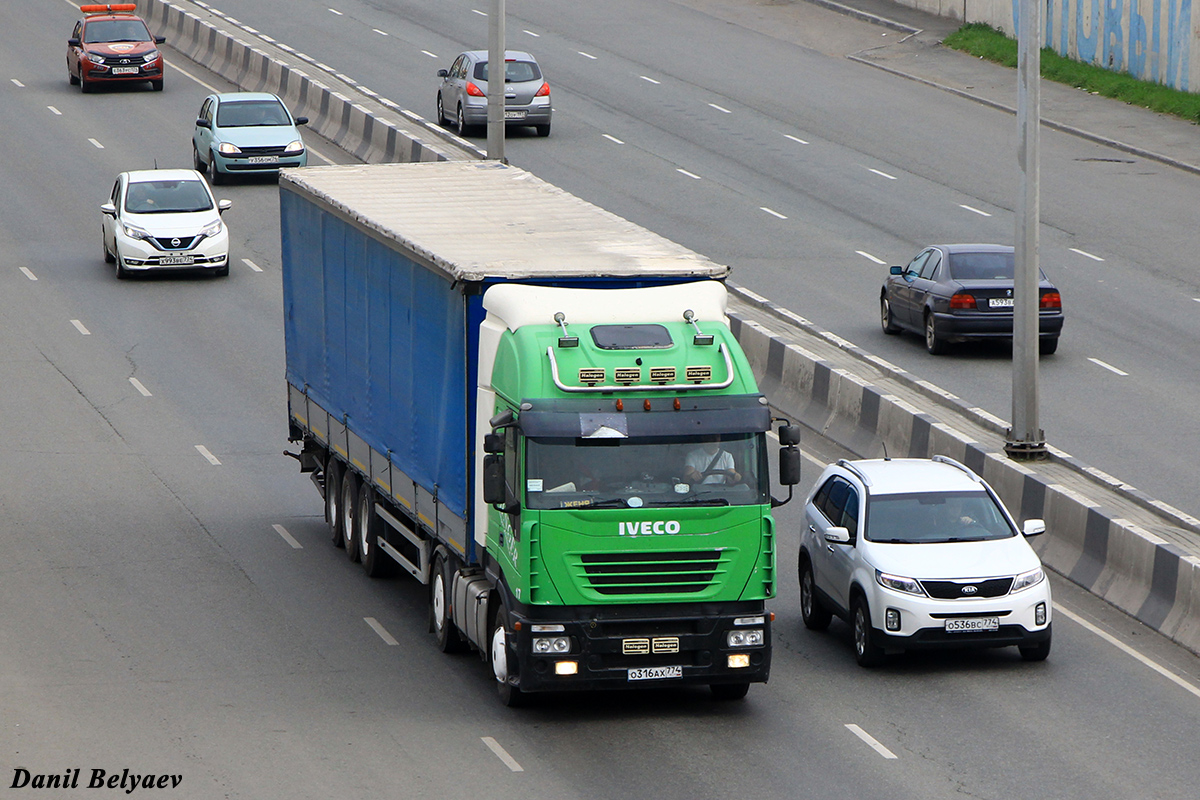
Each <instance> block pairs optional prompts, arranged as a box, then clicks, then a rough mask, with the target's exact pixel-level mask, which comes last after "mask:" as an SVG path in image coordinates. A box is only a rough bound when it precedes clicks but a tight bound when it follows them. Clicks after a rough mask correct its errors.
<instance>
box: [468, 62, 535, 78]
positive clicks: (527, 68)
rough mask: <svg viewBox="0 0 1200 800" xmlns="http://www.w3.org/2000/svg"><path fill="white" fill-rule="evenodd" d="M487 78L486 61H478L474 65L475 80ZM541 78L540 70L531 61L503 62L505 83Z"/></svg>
mask: <svg viewBox="0 0 1200 800" xmlns="http://www.w3.org/2000/svg"><path fill="white" fill-rule="evenodd" d="M487 79H488V65H487V62H486V61H480V62H479V63H478V64H476V65H475V80H478V81H486V80H487ZM541 79H542V71H541V70H540V69H538V65H537V64H535V63H533V62H532V61H506V62H504V80H505V82H506V83H525V82H526V81H540V80H541Z"/></svg>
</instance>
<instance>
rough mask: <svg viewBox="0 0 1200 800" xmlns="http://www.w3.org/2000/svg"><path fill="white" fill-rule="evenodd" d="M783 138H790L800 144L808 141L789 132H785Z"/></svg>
mask: <svg viewBox="0 0 1200 800" xmlns="http://www.w3.org/2000/svg"><path fill="white" fill-rule="evenodd" d="M783 138H785V139H791V140H792V141H793V142H798V143H800V144H808V142H806V141H804V140H803V139H801V138H799V137H796V136H792V135H791V134H790V133H785V134H784V135H783Z"/></svg>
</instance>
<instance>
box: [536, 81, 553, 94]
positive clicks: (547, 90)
mask: <svg viewBox="0 0 1200 800" xmlns="http://www.w3.org/2000/svg"><path fill="white" fill-rule="evenodd" d="M549 96H550V84H548V83H546V82H545V81H542V88H540V89H538V90H537V94H535V95H534V97H549Z"/></svg>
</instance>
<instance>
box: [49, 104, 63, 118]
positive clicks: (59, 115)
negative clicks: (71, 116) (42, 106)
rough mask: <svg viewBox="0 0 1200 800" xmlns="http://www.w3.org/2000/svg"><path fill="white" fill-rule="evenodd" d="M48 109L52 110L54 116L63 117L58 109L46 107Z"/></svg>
mask: <svg viewBox="0 0 1200 800" xmlns="http://www.w3.org/2000/svg"><path fill="white" fill-rule="evenodd" d="M46 108H48V109H50V111H51V113H53V114H54V116H56V117H61V116H62V112H61V111H59V110H58V109H57V108H55V107H54V106H46Z"/></svg>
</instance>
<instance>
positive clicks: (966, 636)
mask: <svg viewBox="0 0 1200 800" xmlns="http://www.w3.org/2000/svg"><path fill="white" fill-rule="evenodd" d="M1052 605H1053V604H1052V600H1051V597H1050V583H1049V581H1047V580H1043V581H1042V582H1041V583H1039V584H1038V585H1037V586H1033V587H1031V588H1029V589H1026V590H1024V591H1021V592H1018V593H1016V594H1012V595H1005V596H1004V597H996V598H989V599H981V600H935V599H932V598H929V597H915V596H913V595H906V594H903V593H900V592H894V591H889V590H886V589H882V588H879V590H878V591H876V592H875V597H874V598H873V599H872V601H871V626H872V627H873V628H875V632H876V634H877V636H878V641H879V643H880V644H881V645H883V646H884V647H885V648H887V649H889V650H921V649H938V648H956V647H1007V646H1010V645H1028V644H1036V643H1038V642H1042V641H1045V640H1046V639H1048V638H1050V623H1051V617H1052V614H1053V612H1052V608H1051V607H1052ZM1038 606H1041V607H1042V610H1043V613H1044V615H1045V616H1044V618H1043V622H1042V623H1041V624H1039V623H1038ZM889 609H891V610H893V611H897V612H899V615H900V627H899V629H898V630H891V631H889V630H888V629H887V624H886V620H887V612H888V610H889ZM978 617H998V618H999V622H1000V626H999V629H998V630H994V631H973V632H951V631H948V630H947V629H946V620H948V619H963V618H978Z"/></svg>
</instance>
